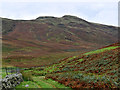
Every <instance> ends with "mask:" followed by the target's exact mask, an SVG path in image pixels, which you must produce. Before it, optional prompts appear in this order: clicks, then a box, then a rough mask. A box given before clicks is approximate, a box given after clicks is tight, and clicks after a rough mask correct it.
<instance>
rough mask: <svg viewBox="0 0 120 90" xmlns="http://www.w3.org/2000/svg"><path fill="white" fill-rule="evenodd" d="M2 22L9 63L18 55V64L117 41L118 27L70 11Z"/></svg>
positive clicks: (4, 49) (4, 47) (82, 50)
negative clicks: (68, 12) (56, 15)
mask: <svg viewBox="0 0 120 90" xmlns="http://www.w3.org/2000/svg"><path fill="white" fill-rule="evenodd" d="M2 22H3V32H2V33H3V38H2V39H3V61H5V60H6V61H5V62H6V63H7V62H9V63H13V62H12V61H13V59H14V63H15V64H17V63H21V64H24V63H26V65H27V63H30V62H29V61H30V60H32V59H36V58H40V57H41V56H44V55H49V54H53V56H54V54H56V53H58V54H59V53H60V54H62V53H64V54H65V53H69V52H70V54H66V56H70V55H71V54H73V53H72V52H79V53H81V52H85V51H90V50H94V49H97V48H100V47H102V46H105V45H109V44H112V43H115V42H117V27H113V26H106V25H101V24H95V23H90V22H87V21H85V20H83V19H80V18H78V17H75V16H70V15H65V16H63V17H61V18H57V17H48V16H46V17H38V18H37V19H35V20H10V19H3V21H2ZM61 57H62V56H61ZM20 59H21V61H20ZM55 59H56V58H55ZM55 59H54V60H55ZM23 60H25V62H24V63H23V62H22V61H23ZM42 60H44V59H42ZM54 60H53V61H52V60H51V62H54ZM48 61H49V60H48ZM38 62H40V61H39V60H38ZM38 62H36V63H38Z"/></svg>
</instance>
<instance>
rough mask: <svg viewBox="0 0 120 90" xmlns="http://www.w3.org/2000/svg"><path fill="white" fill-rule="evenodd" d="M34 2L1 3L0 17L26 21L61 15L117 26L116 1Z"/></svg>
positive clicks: (6, 1)
mask: <svg viewBox="0 0 120 90" xmlns="http://www.w3.org/2000/svg"><path fill="white" fill-rule="evenodd" d="M21 1H22V0H21ZM35 1H36V0H34V1H32V2H30V0H29V2H28V1H27V0H26V2H18V1H16V2H15V0H12V1H11V2H9V1H8V0H4V1H1V2H2V3H1V5H0V17H4V18H10V19H24V20H28V19H35V18H37V17H39V16H55V17H62V16H63V15H74V16H78V17H80V18H82V19H85V20H87V21H91V22H95V23H101V24H107V25H115V26H117V25H118V2H117V0H106V2H105V0H104V1H102V0H100V2H99V0H96V1H95V0H92V1H93V2H88V0H77V2H73V0H72V1H71V0H70V1H69V2H67V1H66V0H65V1H61V2H59V1H58V2H57V0H56V2H55V0H53V1H54V2H49V1H48V0H45V1H44V0H42V1H40V0H39V2H35ZM37 1H38V0H37ZM43 1H44V2H43ZM78 1H79V2H78ZM83 1H84V2H83ZM85 1H86V2H85Z"/></svg>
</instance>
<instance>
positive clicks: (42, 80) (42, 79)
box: [33, 76, 57, 88]
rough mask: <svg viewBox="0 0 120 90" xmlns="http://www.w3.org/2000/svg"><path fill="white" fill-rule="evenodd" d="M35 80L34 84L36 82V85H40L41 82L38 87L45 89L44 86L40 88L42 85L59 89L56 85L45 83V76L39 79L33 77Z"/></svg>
mask: <svg viewBox="0 0 120 90" xmlns="http://www.w3.org/2000/svg"><path fill="white" fill-rule="evenodd" d="M33 78H34V82H35V83H37V84H38V82H39V84H38V86H39V87H40V88H43V86H40V85H41V83H42V84H44V85H46V86H50V87H52V88H57V87H55V86H54V85H52V84H50V83H48V82H45V81H44V79H45V76H39V77H33Z"/></svg>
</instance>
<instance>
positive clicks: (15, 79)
mask: <svg viewBox="0 0 120 90" xmlns="http://www.w3.org/2000/svg"><path fill="white" fill-rule="evenodd" d="M22 81H23V78H22V74H21V73H17V74H11V75H7V76H6V77H5V78H4V79H2V80H0V90H1V89H2V90H5V89H9V88H14V87H15V86H16V85H19V84H20V83H21V82H22Z"/></svg>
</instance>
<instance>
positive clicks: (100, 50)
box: [83, 46, 119, 55]
mask: <svg viewBox="0 0 120 90" xmlns="http://www.w3.org/2000/svg"><path fill="white" fill-rule="evenodd" d="M118 47H119V46H111V47H107V48H102V49H98V50H95V51H91V52H87V53H84V54H83V55H88V54H97V53H101V52H104V51H106V50H111V49H116V48H118Z"/></svg>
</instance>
